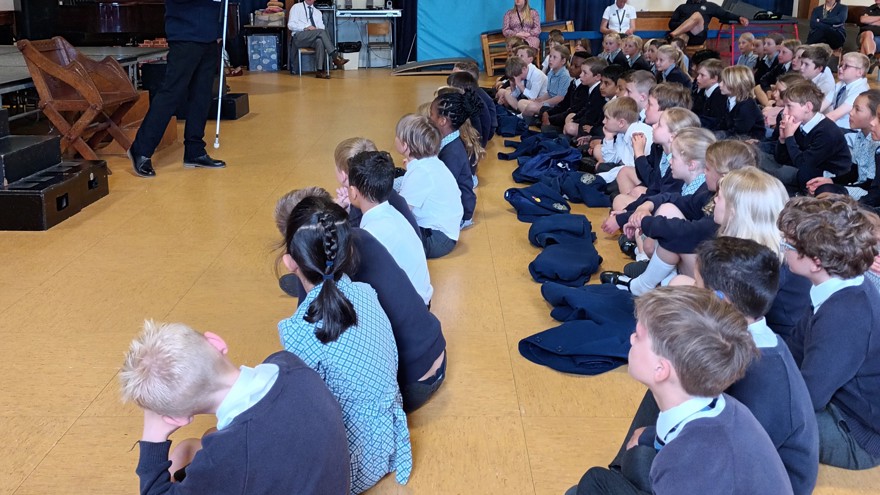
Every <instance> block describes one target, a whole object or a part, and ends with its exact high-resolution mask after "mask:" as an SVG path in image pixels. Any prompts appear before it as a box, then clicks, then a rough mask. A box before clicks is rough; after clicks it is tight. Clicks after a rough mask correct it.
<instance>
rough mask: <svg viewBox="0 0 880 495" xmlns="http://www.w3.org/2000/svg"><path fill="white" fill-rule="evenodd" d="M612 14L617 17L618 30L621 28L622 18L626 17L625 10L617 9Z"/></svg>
mask: <svg viewBox="0 0 880 495" xmlns="http://www.w3.org/2000/svg"><path fill="white" fill-rule="evenodd" d="M621 12H623V15H622V16H621V15H620V13H621ZM614 16H615V17H617V29H618V30H620V29H623V20H624V19H626V10H625V9H619V10H617V11H615V12H614Z"/></svg>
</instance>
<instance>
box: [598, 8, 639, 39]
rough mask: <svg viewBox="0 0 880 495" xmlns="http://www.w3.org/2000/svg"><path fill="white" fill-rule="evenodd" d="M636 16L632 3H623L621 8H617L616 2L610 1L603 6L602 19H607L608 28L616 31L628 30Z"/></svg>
mask: <svg viewBox="0 0 880 495" xmlns="http://www.w3.org/2000/svg"><path fill="white" fill-rule="evenodd" d="M635 18H636V8H635V7H633V6H632V5H629V4H627V5H624V6H623V8H622V9H618V8H617V4H616V3H612V4H611V5H609V6H608V7H605V12H604V13H603V14H602V19H607V20H608V29H610V30H612V31H616V32H618V33H625V32H627V31H628V30H629V27H630V23H631V21H632V19H635Z"/></svg>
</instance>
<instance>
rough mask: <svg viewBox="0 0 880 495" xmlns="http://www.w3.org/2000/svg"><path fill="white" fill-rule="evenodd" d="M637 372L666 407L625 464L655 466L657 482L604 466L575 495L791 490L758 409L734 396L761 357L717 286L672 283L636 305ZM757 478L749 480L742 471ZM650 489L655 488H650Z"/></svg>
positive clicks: (636, 439)
mask: <svg viewBox="0 0 880 495" xmlns="http://www.w3.org/2000/svg"><path fill="white" fill-rule="evenodd" d="M635 305H636V316H637V318H638V322H637V323H636V330H635V332H634V333H633V335H632V337H631V338H630V341H631V343H632V348H631V349H630V351H629V374H630V376H632V377H633V378H635V379H636V380H638V381H640V382H642V383H644V384H645V385H647V386H648V389H649V390H650V391H651V394H652V395H653V397H654V399H655V400H656V403H657V405H658V410H659V415H658V416H657V418H656V422H655V424H656V426H648V427H644V428H638V429H636V430H634V431H633V433H632V437H631V438H630V440H629V442H628V443H627V445H626V451H625V453H624V458H625V459H628V460H630V459H631V460H633V461H634V462H636V463H637V462H638V461H637V459H644V461H643V462H644V463H647V462H650V466H651V467H650V473H649V477H648V479H647V480H646V481H645V482H644V484H643V483H641V480H632V479H629V478H628V477H627V476H626V475H625V474H624V473H625V472H628V471H627V469H626V468H624V470H623V471H621V470H617V469H614V470H608V469H605V468H598V467H594V468H591V469H590V470H589V471H587V472H586V474H584V476H583V477H582V478H581V480H580V482H579V483H578V485H577V486H576V487H575V488H573V489H572V490H570V491H569V492H568V493H569V494H572V495H577V494H580V495H597V494H614V493H633V494H635V493H642V492H650V493H654V494H657V495H666V494H684V493H688V494H690V493H710V492H713V491H716V490H717V488H718V487H719V486H723V487H725V491H726V492H727V493H732V494H738V495H740V494H742V495H745V494H752V493H774V494H777V493H778V494H791V493H792V488H791V483H790V482H789V479H788V476H787V475H786V472H785V467H784V466H783V464H782V461H781V460H780V459H779V455H778V454H777V452H776V449H774V447H773V444H772V442H771V441H770V438H769V437H768V435H767V432H766V431H764V429H763V428H762V427H761V424H760V423H758V421H757V420H756V419H755V417H754V416H753V415H752V413H751V412H750V411H749V410H748V409H747V408H746V407H745V406H744V405H742V404H741V403H740V402H739V401H738V400H736V399H735V398H733V397H731V396H729V395H727V394H724V393H723V392H724V390H725V389H727V388H728V387H730V386H731V385H732V384H733V383H734V382H736V381H737V380H739V379H740V378H742V376H743V375H744V374H745V373H746V370H747V368H748V367H749V366H750V364H751V363H752V362H753V360H754V358H755V357H756V356H757V355H758V350H757V349H756V347H755V343H754V340H753V339H752V337H751V336H750V334H749V332H748V330H747V323H746V320H745V318H744V317H743V316H742V315H741V314H740V313H739V312H738V311H737V310H736V309H735V308H734V306H733V305H732V304H728V303H727V302H725V301H724V300H722V299H721V298H720V297H718V296H717V295H715V293H713V292H712V291H709V290H708V289H700V288H696V287H663V288H658V289H657V290H654V291H652V292H651V293H649V294H646V295H644V296H642V297H639V298H637V299H636V301H635ZM744 472H748V473H750V475H749V476H742V475H741V473H744ZM645 485H648V486H645Z"/></svg>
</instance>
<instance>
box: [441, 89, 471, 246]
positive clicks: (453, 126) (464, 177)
mask: <svg viewBox="0 0 880 495" xmlns="http://www.w3.org/2000/svg"><path fill="white" fill-rule="evenodd" d="M480 103H481V102H480V97H479V96H477V95H476V94H475V93H474V92H473V91H469V92H461V91H449V92H443V93H442V94H439V95H438V96H437V98H434V101H433V102H432V103H431V121H432V122H433V123H434V125H436V126H437V128H438V129H439V130H440V137H441V140H440V153H439V155H438V156H439V158H440V160H441V161H443V163H444V164H446V167H447V168H448V169H449V171H450V172H452V176H453V177H455V182H456V183H457V184H458V190H459V191H460V192H461V206H462V208H463V209H464V215H463V216H462V219H461V228H462V229H466V228H468V227H470V226H471V225H473V224H474V220H473V217H474V209H476V207H477V195H476V194H475V193H474V178H473V174H472V173H471V164H470V160H469V158H468V153H467V149H466V148H465V144H464V142H463V141H462V139H461V130H460V129H461V127H462V125H464V123H465V122H467V121H468V120H469V119H470V118H471V117H475V116H478V115H479V113H480ZM480 149H481V150H482V147H480Z"/></svg>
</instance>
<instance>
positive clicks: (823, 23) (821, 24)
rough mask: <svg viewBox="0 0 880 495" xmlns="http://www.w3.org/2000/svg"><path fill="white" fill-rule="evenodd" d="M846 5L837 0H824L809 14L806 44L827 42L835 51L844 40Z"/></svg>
mask: <svg viewBox="0 0 880 495" xmlns="http://www.w3.org/2000/svg"><path fill="white" fill-rule="evenodd" d="M847 11H848V9H847V7H846V5H843V4H842V3H840V2H839V1H838V0H825V2H824V3H823V4H822V5H819V6H818V7H816V8H815V9H813V12H812V13H811V14H810V34H808V35H807V44H810V45H812V44H815V43H827V44H828V46H830V47H831V49H832V50H834V51H837V50H839V49H840V48H841V47H842V46H843V43H844V42H846V29H845V28H844V24H845V23H846V15H847Z"/></svg>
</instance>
